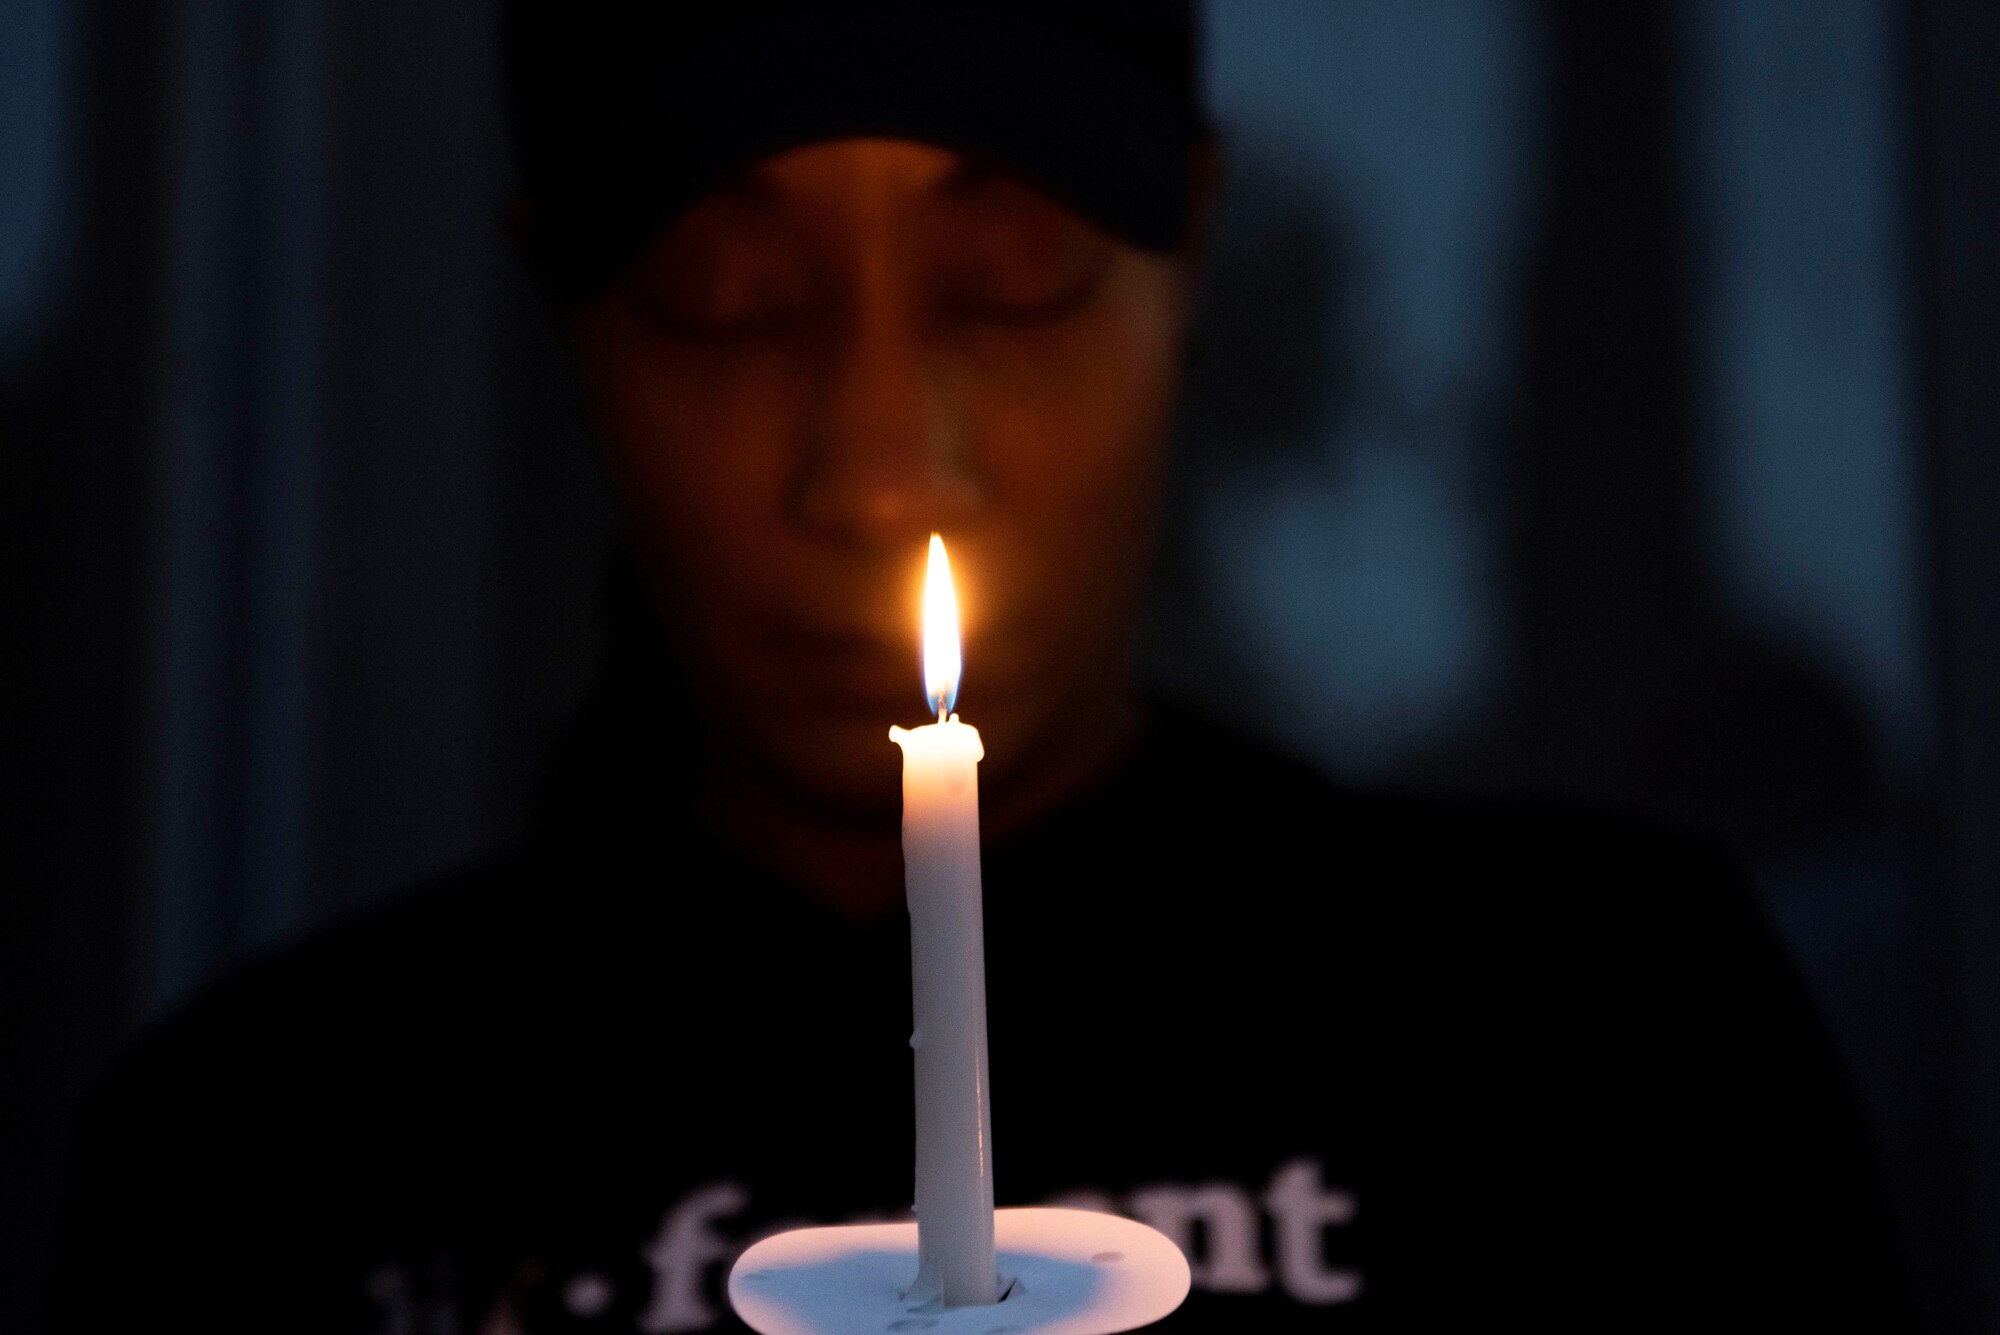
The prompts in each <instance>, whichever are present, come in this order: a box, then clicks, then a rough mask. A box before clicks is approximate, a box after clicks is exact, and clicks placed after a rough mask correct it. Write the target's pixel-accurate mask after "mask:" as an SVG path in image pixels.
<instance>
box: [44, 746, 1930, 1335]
mask: <svg viewBox="0 0 2000 1335" xmlns="http://www.w3.org/2000/svg"><path fill="white" fill-rule="evenodd" d="M884 745H887V743H886V742H885V743H884ZM663 792H668V793H670V792H671V790H670V789H668V790H663ZM593 793H594V794H595V795H594V796H592V795H591V794H593ZM578 794H581V795H582V796H581V797H579V798H578V800H577V801H574V802H572V803H571V810H572V812H578V811H587V812H589V813H590V814H589V816H588V818H586V819H571V820H568V821H566V822H558V823H557V826H556V832H555V833H552V834H550V835H548V836H547V837H544V838H542V839H539V840H537V841H536V842H535V844H534V845H533V847H532V848H530V850H529V851H527V852H525V853H523V854H522V855H521V856H520V857H518V858H516V859H514V860H512V861H510V862H508V863H507V864H505V865H503V866H499V867H496V868H493V869H490V870H487V871H484V872H480V873H477V874H473V875H469V876H466V877H463V878H461V879H459V880H457V881H455V882H453V883H451V884H448V885H444V886H441V887H438V888H435V889H432V890H430V891H428V892H425V893H422V894H419V895H415V896H412V897H409V898H406V899H405V900H403V901H401V902H398V903H396V904H394V905H393V906H391V907H390V908H388V909H387V910H385V911H383V912H380V913H379V914H377V915H375V916H373V917H370V918H367V919H363V920H359V921H355V922H352V923H350V924H348V925H345V926H343V927H341V928H339V929H337V930H335V931H333V932H331V933H328V934H326V935H324V936H322V937H321V938H319V939H317V940H315V941H313V942H311V943H309V944H308V945H306V946H305V947H303V948H301V949H297V950H295V951H293V952H291V953H289V954H287V955H284V956H282V957H280V958H278V959H275V960H273V961H271V962H269V963H267V964H264V965H262V966H259V967H257V968H255V969H253V970H251V971H249V972H248V973H245V974H242V975H239V976H238V977H236V978H234V979H233V980H231V981H229V982H227V983H226V984H225V985H223V986H222V987H220V988H219V989H217V990H215V991H213V992H212V993H211V994H210V995H209V996H207V997H206V998H205V999H204V1000H203V1001H201V1002H200V1003H199V1004H198V1005H197V1006H195V1007H194V1008H192V1009H191V1010H190V1011H189V1012H187V1013H186V1014H185V1015H183V1016H182V1017H181V1018H180V1019H179V1020H178V1021H176V1022H175V1023H174V1024H172V1025H171V1026H169V1027H168V1028H167V1029H165V1030H164V1031H162V1032H160V1033H158V1034H156V1035H155V1036H154V1037H153V1038H152V1039H150V1040H149V1041H148V1042H147V1043H146V1044H144V1045H143V1046H142V1048H141V1049H140V1050H139V1051H138V1052H137V1053H136V1054H135V1055H134V1056H133V1058H132V1059H131V1060H130V1061H128V1063H127V1064H126V1066H125V1067H124V1069H123V1071H122V1073H121V1074H120V1075H119V1077H118V1078H117V1079H116V1080H115V1081H114V1083H113V1084H112V1085H111V1087H110V1088H109V1089H108V1090H107V1091H106V1092H105V1094H104V1096H103V1098H102V1099H101V1100H100V1101H99V1102H98V1104H97V1105H96V1108H95V1110H94V1112H93V1114H92V1116H91V1118H90V1121H89V1123H88V1125H87V1127H86V1141H85V1145H86V1151H85V1170H86V1180H85V1185H84V1190H83V1192H82V1195H81V1197H80V1199H79V1209H78V1213H77V1221H78V1223H77V1227H76V1229H75V1230H74V1231H73V1234H72V1245H71V1247H70V1249H69V1253H68V1255H69V1260H68V1264H67V1266H66V1267H65V1269H64V1271H63V1273H62V1276H61V1277H60V1281H59V1287H58V1292H57V1309H58V1317H59V1322H58V1325H59V1327H60V1328H61V1329H64V1330H91V1331H98V1330H106V1331H108V1330H137V1329H141V1328H144V1327H148V1326H161V1325H164V1324H169V1323H175V1322H179V1323H184V1324H190V1325H191V1326H192V1327H193V1328H196V1329H202V1330H207V1331H217V1332H221V1331H239V1330H241V1331H250V1330H256V1331H274V1330H284V1331H319V1330H326V1331H382V1332H398V1335H401V1333H403V1332H408V1333H409V1335H417V1333H418V1332H425V1333H433V1332H435V1333H437V1335H442V1333H443V1332H448V1331H458V1332H465V1333H466V1335H471V1333H472V1332H475V1331H501V1330H516V1331H526V1332H528V1333H529V1335H544V1333H545V1332H550V1333H552V1332H559V1331H606V1332H632V1331H648V1332H667V1331H681V1330H698V1329H707V1328H709V1327H711V1326H717V1327H723V1328H728V1327H734V1325H735V1320H734V1318H733V1316H731V1315H729V1314H728V1312H727V1308H726V1304H725V1303H724V1302H723V1300H722V1298H721V1296H720V1295H721V1281H722V1277H723V1275H724V1274H725V1273H726V1270H727V1267H728V1262H729V1259H730V1257H731V1256H732V1255H733V1254H734V1252H735V1251H736V1250H738V1249H740V1247H741V1246H743V1245H744V1244H745V1243H747V1242H748V1241H750V1240H752V1239H753V1238H754V1237H756V1236H759V1235H761V1234H762V1233H765V1232H769V1231H771V1230H773V1229H774V1228H778V1227H784V1226H789V1225H792V1224H796V1223H800V1222H806V1221H822V1222H834V1221H845V1220H850V1219H855V1218H861V1217H899V1216H900V1217H906V1216H907V1211H908V1208H909V1201H910V1191H911V1166H912V1153H913V1150H912V1113H911V1063H910V1050H909V1047H908V1037H909V1030H910V983H909V956H908V930H907V921H906V919H904V918H903V917H902V916H901V915H896V916H894V917H892V918H890V919H889V920H886V921H882V922H879V923H875V924H872V925H869V924H856V923H854V922H851V921H847V920H844V919H842V918H839V917H836V916H834V915H832V914H830V913H828V912H827V911H825V910H823V909H820V908H817V907H815V905H814V904H813V903H812V902H810V901H808V900H806V899H805V898H803V897H801V896H799V895H797V894H795V893H793V892H791V891H789V890H787V889H786V888H784V887H781V886H778V885H775V884H772V883H770V882H768V881H767V880H765V879H763V878H761V877H760V876H758V875H757V874H755V873H753V872H752V871H750V870H748V869H747V868H745V867H744V866H742V865H740V864H739V863H737V862H736V861H734V860H732V859H731V858H730V857H729V856H728V855H726V854H725V853H723V852H721V851H720V850H718V849H717V848H715V847H713V846H711V845H710V844H709V843H708V842H707V841H706V840H705V839H704V838H703V837H702V836H701V835H700V834H699V833H698V832H696V831H695V830H694V829H693V828H692V827H691V825H690V824H689V822H687V821H686V820H685V819H684V818H683V817H682V816H681V815H680V814H678V813H680V812H682V811H684V810H685V808H686V805H687V804H686V803H685V802H675V801H672V800H669V799H668V798H667V797H664V796H662V795H661V794H660V793H654V794H652V795H651V796H648V795H647V790H646V788H645V786H644V785H643V784H640V785H638V786H637V787H634V786H633V785H630V784H624V785H622V786H620V787H618V788H617V790H616V791H615V792H614V791H613V790H611V789H609V788H605V787H601V786H600V787H599V788H597V789H592V788H591V786H590V785H589V784H588V783H580V784H579V785H578V793H573V794H572V797H578ZM986 919H987V959H988V964H987V968H988V978H989V1013H990V1026H991V1028H990V1032H991V1041H990V1044H991V1061H992V1089H993V1110H994V1112H993V1115H994V1130H993V1145H994V1157H993V1162H994V1172H995V1181H996V1184H997V1186H996V1194H997V1198H998V1200H999V1202H1000V1203H1001V1204H1002V1205H1009V1204H1038V1203H1045V1202H1051V1201H1068V1202H1072V1203H1077V1202H1081V1203H1089V1204H1094V1205H1096V1206H1098V1207H1100V1208H1108V1209H1114V1210H1118V1211H1122V1212H1127V1213H1133V1214H1136V1215H1138V1216H1139V1217H1141V1218H1144V1219H1147V1220H1148V1221H1149V1222H1151V1223H1153V1224H1155V1226H1157V1227H1160V1228H1161V1229H1163V1230H1164V1231H1166V1232H1167V1233H1168V1234H1169V1235H1170V1236H1173V1237H1175V1238H1176V1239H1177V1240H1178V1241H1180V1242H1181V1243H1182V1245H1183V1247H1184V1248H1185V1249H1186V1250H1187V1251H1188V1253H1189V1255H1190V1259H1191V1262H1192V1264H1193V1269H1194V1276H1195V1288H1194V1292H1193V1294H1192V1296H1191V1297H1190V1298H1189V1300H1188V1302H1187V1304H1186V1306H1185V1307H1183V1308H1182V1309H1181V1311H1180V1312H1179V1313H1177V1314H1176V1315H1174V1316H1173V1317H1171V1318H1169V1319H1168V1321H1167V1323H1166V1324H1167V1326H1168V1327H1169V1328H1172V1329H1179V1330H1182V1331H1188V1332H1194V1331H1209V1330H1215V1331H1220V1330H1229V1331H1244V1330H1283V1329H1308V1328H1310V1329H1315V1330H1320V1329H1325V1330H1345V1331H1350V1332H1357V1333H1359V1332H1368V1331H1384V1330H1399V1331H1400V1330H1427V1329H1437V1330H1445V1329H1454V1330H1468V1329H1474V1328H1477V1327H1476V1325H1475V1323H1477V1325H1478V1326H1483V1325H1488V1324H1491V1323H1494V1322H1498V1321H1507V1322H1509V1323H1510V1324H1511V1323H1513V1322H1515V1321H1520V1322H1523V1323H1527V1324H1528V1326H1529V1328H1534V1329H1539V1330H1542V1331H1568V1330H1578V1331H1581V1330H1591V1331H1601V1330H1647V1329H1654V1328H1658V1329H1662V1330H1664V1329H1670V1328H1671V1329H1691V1328H1700V1329H1707V1330H1736V1329H1743V1330H1750V1329H1760V1330H1761V1329H1801V1330H1807V1329H1809V1330H1820V1331H1825V1330H1856V1331H1863V1330H1865V1331H1871V1332H1879V1331H1890V1330H1898V1329H1903V1328H1905V1326H1906V1325H1907V1319H1906V1316H1905V1314H1904V1309H1903V1306H1902V1297H1901V1290H1900V1287H1899V1283H1898V1280H1897V1277H1896V1273H1895V1265H1894V1263H1893V1260H1892V1252H1893V1249H1892V1246H1891V1244H1890V1241H1889V1237H1888V1233H1887V1229H1886V1227H1885V1225H1884V1222H1883V1216H1882V1211H1881V1206H1880V1203H1879V1193H1878V1191H1877V1188H1876V1184H1875V1181H1874V1178H1873V1175H1872V1172H1871V1169H1870V1166H1869V1164H1868V1161H1867V1155H1866V1153H1865V1151H1864V1149H1863V1142H1862V1138H1861V1136H1860V1134H1859V1132H1858V1130H1857V1129H1856V1126H1855V1124H1854V1121H1853V1119H1852V1116H1851V1114H1850V1111H1849V1105H1848V1102H1847V1100H1846V1098H1845V1095H1844V1093H1843V1092H1842V1090H1841V1088H1840V1085H1839V1081H1838V1080H1837V1078H1836V1075H1835V1073H1834V1068H1833V1064H1832V1062H1831V1061H1830V1059H1829V1057H1828V1053H1827V1049H1826V1045H1825V1043H1824V1041H1823V1038H1822V1036H1821V1034H1820V1032H1819V1030H1818V1028H1817V1027H1816V1025H1815V1024H1814V1022H1813V1020H1812V1018H1811V1015H1810V1012H1809V1009H1808V1007H1807V1006H1806V1004H1805V1003H1804V1001H1803V999H1802V995H1801V992H1800V990H1799V988H1798V986H1797V984H1796V982H1795V980H1794V978H1793V976H1792V974H1791V972H1790V971H1789V969H1788V968H1787V966H1786V963H1785V961H1784V960H1783V958H1782V956H1781V955H1780V953H1779V952H1778V950H1777V949H1776V948H1775V947H1774V945H1773V943H1772V941H1771V939H1770V938H1769V935H1768V933H1767V932H1766V930H1765V929H1764V928H1763V926H1762V924H1761V923H1760V921H1759V920H1758V918H1757V916H1756V914H1755V913H1754V912H1753V910H1752V908H1751V906H1750V905H1749V903H1748V901H1747V900H1746V898H1745V896H1744V894H1743V892H1742V889H1741V887H1740V886H1739V885H1738V884H1737V883H1736V881H1735V880H1734V879H1733V878H1732V877H1731V875H1730V874H1729V872H1728V869H1727V867H1726V866H1725V864H1724V863H1722V862H1721V861H1720V860H1719V859H1717V858H1716V857H1714V856H1712V855H1710V854H1708V853H1706V852H1704V851H1703V850H1701V849H1699V848H1696V847H1693V846H1689V845H1684V844H1682V843H1679V842H1676V841H1674V840H1671V839H1668V838H1665V837H1662V836H1659V835H1657V834H1654V833H1651V832H1648V831H1645V830H1641V829H1639V828H1636V827H1634V828H1628V827H1625V826H1623V825H1620V824H1617V823H1613V822H1610V821H1607V820H1604V819H1601V818H1593V817H1587V816H1584V815H1580V814H1574V813H1564V812H1558V811H1551V810H1545V809H1535V808H1530V807H1525V806H1524V807H1519V808H1473V807H1463V808H1459V807H1447V806H1441V805H1433V804H1428V803H1417V802H1411V801H1402V800H1394V799H1388V798H1380V797H1371V796H1364V795H1359V794H1356V793H1351V792H1346V791H1341V790H1339V789H1336V788H1334V787H1331V786H1329V785H1327V784H1326V783H1325V782H1323V781H1322V780H1320V779H1319V778H1317V777H1315V776H1314V775H1312V774H1310V773H1309V772H1307V771H1305V770H1304V769H1301V768H1299V767H1296V766H1294V765H1292V764H1290V763H1288V762H1285V761H1283V760H1280V759H1278V758H1276V757H1274V756H1272V755H1270V754H1268V753H1265V752H1263V751H1261V750H1258V749H1255V748H1253V747H1249V746H1246V745H1244V744H1242V743H1240V742H1237V741H1235V740H1232V739H1230V738H1229V737H1227V736H1225V735H1223V734H1220V733H1217V732H1214V731H1212V730H1209V729H1207V728H1205V727H1203V726H1201V725H1199V724H1196V723H1194V722H1192V721H1190V720H1186V719H1182V718H1178V717H1175V716H1172V715H1167V716H1163V717H1161V718H1160V719H1158V720H1157V721H1156V723H1155V725H1154V726H1153V728H1152V730H1151V732H1150V733H1149V735H1148V737H1147V739H1146V740H1145V741H1144V742H1143V743H1142V744H1141V746H1140V747H1139V748H1138V750H1137V751H1136V752H1135V753H1134V754H1133V755H1132V756H1131V757H1130V759H1129V761H1128V763H1127V764H1126V765H1125V766H1124V768H1123V769H1122V770H1121V771H1120V772H1119V773H1118V774H1117V775H1116V777H1115V778H1113V779H1112V780H1111V781H1110V782H1108V783H1106V784H1104V785H1103V786H1101V787H1100V788H1099V789H1098V790H1097V791H1096V792H1094V793H1093V794H1092V795H1091V796H1090V797H1089V798H1088V799H1087V800H1085V801H1082V802H1080V803H1077V804H1076V805H1074V806H1072V807H1071V808H1070V809H1068V810H1066V811H1065V812H1064V813H1062V814H1061V815H1060V816H1059V817H1058V818H1056V819H1054V820H1051V821H1049V822H1046V823H1045V824H1044V825H1043V826H1042V827H1040V828H1038V829H1037V830H1035V831H1033V832H1032V833H1031V834H1029V835H1027V836H1025V837H1023V838H1021V839H1019V840H1016V841H1015V842H1013V843H1012V844H1010V845H1008V846H1005V847H1001V848H994V849H990V850H989V853H988V857H987V862H986ZM509 1323H511V1324H509Z"/></svg>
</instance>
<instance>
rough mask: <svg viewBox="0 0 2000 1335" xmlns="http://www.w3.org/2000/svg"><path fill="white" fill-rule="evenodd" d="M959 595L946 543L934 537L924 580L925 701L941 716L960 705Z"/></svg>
mask: <svg viewBox="0 0 2000 1335" xmlns="http://www.w3.org/2000/svg"><path fill="white" fill-rule="evenodd" d="M959 671H960V662H959V648H958V593H957V591H956V590H954V589H953V588H952V586H951V562H950V561H949V560H948V559H946V557H945V554H944V539H943V538H941V537H939V536H938V535H937V534H935V533H933V534H931V563H930V570H929V572H928V573H927V574H926V575H925V576H924V697H925V699H927V700H928V701H929V702H930V705H931V708H933V709H935V710H937V711H938V713H939V714H940V715H942V714H945V713H947V712H949V711H950V709H951V707H952V706H953V705H954V704H956V703H958V674H959Z"/></svg>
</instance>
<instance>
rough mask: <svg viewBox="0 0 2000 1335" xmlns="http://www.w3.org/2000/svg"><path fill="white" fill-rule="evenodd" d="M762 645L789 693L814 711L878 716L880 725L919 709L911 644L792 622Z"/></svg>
mask: <svg viewBox="0 0 2000 1335" xmlns="http://www.w3.org/2000/svg"><path fill="white" fill-rule="evenodd" d="M764 647H765V650H766V652H767V654H768V655H769V656H770V659H771V661H772V663H773V665H774V666H775V668H776V669H777V670H778V671H779V672H781V673H783V675H784V678H785V680H786V683H787V690H788V691H791V692H793V693H794V694H795V695H796V697H797V698H799V699H800V700H802V701H805V702H807V703H809V704H811V705H812V706H813V707H815V708H820V709H832V710H835V711H837V712H841V713H867V714H871V715H879V716H880V717H881V719H882V721H883V724H884V726H887V725H888V724H889V723H893V722H896V721H898V720H899V719H901V718H902V716H903V715H905V714H913V713H917V712H920V711H921V709H922V702H923V687H924V683H923V665H922V664H921V662H919V661H918V655H919V651H918V648H917V646H916V645H915V644H901V643H892V642H890V641H887V640H884V639H882V638H880V637H878V636H875V635H873V634H870V633H867V632H855V631H844V630H832V629H827V628H823V627H812V626H803V625H796V624H794V625H787V626H782V627H779V628H778V629H776V630H774V631H773V632H772V633H771V634H770V635H768V636H767V637H765V641H764Z"/></svg>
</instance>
